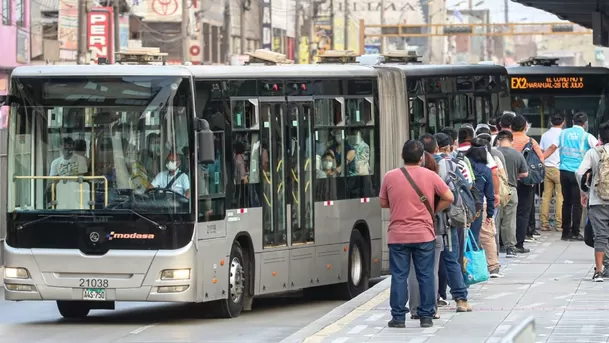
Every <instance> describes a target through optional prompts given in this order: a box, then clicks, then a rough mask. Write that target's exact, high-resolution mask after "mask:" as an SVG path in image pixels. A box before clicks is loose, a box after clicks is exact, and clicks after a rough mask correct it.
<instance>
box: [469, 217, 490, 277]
mask: <svg viewBox="0 0 609 343" xmlns="http://www.w3.org/2000/svg"><path fill="white" fill-rule="evenodd" d="M466 231H467V236H466V238H465V252H464V254H463V260H464V261H463V264H464V267H465V268H464V269H465V273H464V275H463V277H464V279H465V284H467V285H474V284H477V283H480V282H484V281H487V280H488V279H489V273H488V264H487V263H486V253H485V252H484V249H481V248H480V247H478V244H477V243H476V239H475V238H474V234H473V233H472V230H470V229H467V230H466Z"/></svg>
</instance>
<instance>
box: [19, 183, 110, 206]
mask: <svg viewBox="0 0 609 343" xmlns="http://www.w3.org/2000/svg"><path fill="white" fill-rule="evenodd" d="M13 180H56V181H62V180H63V181H68V180H76V181H78V183H79V184H80V191H79V193H80V209H81V210H82V209H84V206H83V182H84V181H88V180H103V181H104V207H105V206H108V179H107V178H106V177H105V176H21V175H19V176H17V175H16V176H13ZM51 202H52V204H53V207H55V182H53V183H52V184H51Z"/></svg>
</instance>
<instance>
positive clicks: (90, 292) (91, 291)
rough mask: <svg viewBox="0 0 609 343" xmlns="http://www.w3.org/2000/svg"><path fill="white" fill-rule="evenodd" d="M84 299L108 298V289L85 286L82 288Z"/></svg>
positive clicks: (98, 299)
mask: <svg viewBox="0 0 609 343" xmlns="http://www.w3.org/2000/svg"><path fill="white" fill-rule="evenodd" d="M82 300H97V301H104V300H106V290H105V289H103V288H85V289H83V290H82Z"/></svg>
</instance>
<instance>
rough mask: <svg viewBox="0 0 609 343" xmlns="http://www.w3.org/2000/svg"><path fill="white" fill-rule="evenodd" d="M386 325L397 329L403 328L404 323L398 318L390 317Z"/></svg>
mask: <svg viewBox="0 0 609 343" xmlns="http://www.w3.org/2000/svg"><path fill="white" fill-rule="evenodd" d="M387 326H388V327H390V328H398V329H403V328H405V327H406V323H404V322H401V321H399V320H395V319H391V320H390V321H389V323H387Z"/></svg>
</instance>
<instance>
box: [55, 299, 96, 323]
mask: <svg viewBox="0 0 609 343" xmlns="http://www.w3.org/2000/svg"><path fill="white" fill-rule="evenodd" d="M57 309H58V310H59V314H61V316H62V317H64V318H69V319H78V318H85V317H86V316H87V315H88V314H89V311H91V308H90V306H89V304H87V303H85V302H82V301H65V300H58V301H57Z"/></svg>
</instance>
